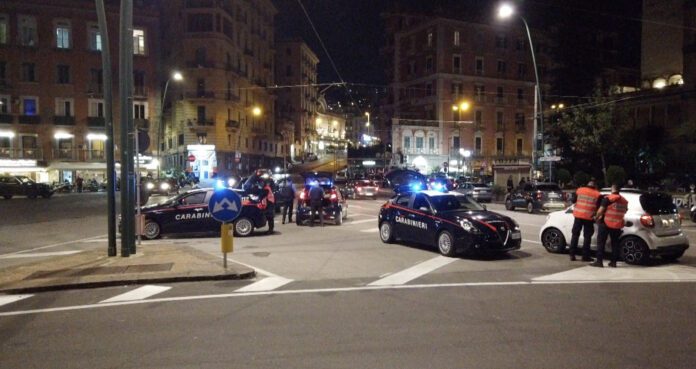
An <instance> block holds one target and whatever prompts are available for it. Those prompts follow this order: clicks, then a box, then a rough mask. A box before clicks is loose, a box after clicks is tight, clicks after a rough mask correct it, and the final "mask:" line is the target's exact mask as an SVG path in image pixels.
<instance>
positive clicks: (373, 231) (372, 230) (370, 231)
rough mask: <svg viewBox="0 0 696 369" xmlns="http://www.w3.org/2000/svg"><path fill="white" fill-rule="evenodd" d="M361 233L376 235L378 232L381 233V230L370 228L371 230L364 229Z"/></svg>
mask: <svg viewBox="0 0 696 369" xmlns="http://www.w3.org/2000/svg"><path fill="white" fill-rule="evenodd" d="M360 232H364V233H376V232H379V228H376V227H375V228H370V229H363V230H360Z"/></svg>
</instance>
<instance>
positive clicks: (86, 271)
mask: <svg viewBox="0 0 696 369" xmlns="http://www.w3.org/2000/svg"><path fill="white" fill-rule="evenodd" d="M106 249H107V247H106V244H104V245H103V247H99V248H98V249H97V250H89V251H84V252H80V253H77V254H72V255H66V256H61V257H56V258H51V259H47V260H43V261H38V262H36V263H33V264H28V265H26V264H25V265H21V266H17V267H11V268H7V269H5V270H0V293H31V292H41V291H53V290H65V289H78V288H96V287H106V286H120V285H127V284H145V283H172V282H190V281H207V280H221V279H248V278H253V277H254V276H255V275H256V273H255V271H254V270H253V269H250V268H248V267H245V266H242V265H239V264H235V263H232V262H229V261H228V264H227V269H224V268H223V265H222V264H223V262H222V258H218V257H215V256H213V255H209V254H206V253H204V252H202V251H199V250H196V249H194V248H192V247H189V246H186V245H182V244H174V243H171V244H169V243H164V244H143V245H142V246H140V247H139V248H138V249H137V254H135V255H131V256H130V257H121V256H115V257H108V256H107V255H106ZM119 255H120V254H119Z"/></svg>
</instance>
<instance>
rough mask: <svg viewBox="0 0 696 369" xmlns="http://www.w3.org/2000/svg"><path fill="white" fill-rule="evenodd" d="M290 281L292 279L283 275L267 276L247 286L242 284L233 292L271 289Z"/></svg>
mask: <svg viewBox="0 0 696 369" xmlns="http://www.w3.org/2000/svg"><path fill="white" fill-rule="evenodd" d="M292 281H293V280H292V279H287V278H283V277H267V278H264V279H262V280H260V281H257V282H254V283H252V284H250V285H248V286H244V287H242V288H240V289H237V290H235V292H260V291H273V290H275V289H276V288H280V287H282V286H285V285H286V284H288V283H290V282H292Z"/></svg>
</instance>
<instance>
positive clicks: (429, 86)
mask: <svg viewBox="0 0 696 369" xmlns="http://www.w3.org/2000/svg"><path fill="white" fill-rule="evenodd" d="M432 95H433V84H432V83H427V84H426V85H425V96H432Z"/></svg>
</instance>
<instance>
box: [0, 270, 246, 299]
mask: <svg viewBox="0 0 696 369" xmlns="http://www.w3.org/2000/svg"><path fill="white" fill-rule="evenodd" d="M255 276H256V271H255V270H251V271H248V272H243V273H234V274H216V275H199V276H181V277H153V278H138V279H121V280H114V281H99V282H84V283H71V284H70V283H64V284H56V285H49V286H36V287H20V288H10V289H6V290H0V294H9V295H16V294H22V293H36V292H49V291H65V290H79V289H90V288H102V287H113V286H123V285H139V284H149V283H177V282H201V281H220V280H242V279H251V278H253V277H255Z"/></svg>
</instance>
